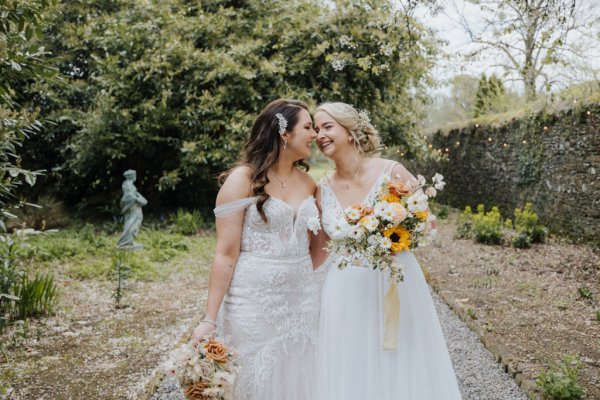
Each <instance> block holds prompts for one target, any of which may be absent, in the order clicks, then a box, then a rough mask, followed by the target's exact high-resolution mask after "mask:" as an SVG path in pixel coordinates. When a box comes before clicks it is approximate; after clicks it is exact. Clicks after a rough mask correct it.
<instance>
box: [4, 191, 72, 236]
mask: <svg viewBox="0 0 600 400" xmlns="http://www.w3.org/2000/svg"><path fill="white" fill-rule="evenodd" d="M36 203H37V204H23V205H22V206H20V207H19V208H18V209H17V210H15V215H16V216H17V218H16V219H14V220H12V221H11V223H9V224H7V227H8V228H33V229H36V230H42V231H43V230H46V229H51V228H58V227H63V226H66V225H67V224H68V223H69V217H68V216H67V213H66V210H65V205H64V203H63V202H62V201H59V200H57V199H55V198H54V197H51V196H41V197H40V198H39V199H38V200H37V201H36Z"/></svg>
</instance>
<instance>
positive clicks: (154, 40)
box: [20, 0, 437, 214]
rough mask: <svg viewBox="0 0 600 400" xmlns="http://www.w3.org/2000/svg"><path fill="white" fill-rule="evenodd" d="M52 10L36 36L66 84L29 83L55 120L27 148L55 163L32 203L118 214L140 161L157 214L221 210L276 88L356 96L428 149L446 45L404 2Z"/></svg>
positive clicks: (389, 134)
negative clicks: (424, 122) (439, 61)
mask: <svg viewBox="0 0 600 400" xmlns="http://www.w3.org/2000/svg"><path fill="white" fill-rule="evenodd" d="M34 3H35V2H34ZM41 3H42V2H40V4H41ZM43 3H45V2H43ZM23 4H25V2H21V5H23ZM44 16H45V17H46V20H45V23H44V24H43V25H42V29H43V35H41V36H39V37H37V38H32V39H31V40H30V41H32V42H35V45H37V46H43V47H44V49H45V52H47V53H51V54H52V60H51V64H50V65H51V66H52V67H56V68H57V69H58V70H59V71H60V77H61V78H62V79H61V81H60V82H56V81H51V80H48V79H45V78H44V77H42V76H40V77H39V79H32V80H30V81H29V82H27V85H22V86H20V92H21V93H20V94H21V96H22V98H23V99H24V102H23V106H24V107H27V108H29V109H37V110H39V113H40V115H41V116H43V118H48V119H50V120H52V121H53V123H52V124H50V125H48V126H46V128H45V129H44V131H43V133H42V134H40V135H36V136H35V137H32V138H31V139H30V140H28V142H27V145H26V146H25V147H24V148H23V149H22V150H21V157H22V159H23V164H24V165H26V166H27V167H28V168H30V169H33V170H39V169H44V170H46V172H45V174H44V175H43V176H42V177H40V180H41V181H40V184H38V185H36V186H35V187H34V188H32V189H31V190H29V191H28V194H29V195H30V196H31V197H32V198H37V197H38V196H40V195H47V196H53V197H55V198H57V199H59V200H62V201H65V202H66V203H67V205H68V206H70V207H75V208H76V209H77V210H79V211H87V212H91V213H92V214H97V213H102V212H103V211H104V212H111V213H112V212H113V211H116V209H114V207H115V206H116V202H115V201H114V198H115V197H118V196H119V194H120V185H121V182H122V175H121V174H122V173H123V171H125V170H126V169H130V168H132V169H135V170H137V171H138V177H139V178H138V182H137V186H138V189H139V190H140V192H141V193H143V194H144V195H145V196H146V197H147V198H149V199H151V201H150V206H151V207H153V208H154V209H155V210H156V209H163V208H166V209H171V210H174V209H176V208H177V207H190V208H191V207H195V208H205V209H209V208H211V207H212V204H213V202H214V195H215V193H216V190H217V186H216V181H215V176H216V174H218V173H219V172H220V171H223V170H224V169H226V168H227V167H228V166H230V165H231V164H232V163H233V162H235V161H236V160H237V158H238V155H239V151H240V149H241V148H242V144H243V142H244V141H245V139H246V137H247V135H248V133H249V130H250V127H251V124H252V122H253V120H254V118H255V117H256V115H257V113H258V112H260V110H261V109H262V108H264V106H265V105H266V104H267V103H268V102H270V101H271V100H274V99H275V98H278V97H289V98H298V99H301V100H304V101H306V102H308V103H309V104H311V105H312V106H315V105H316V104H317V103H319V102H322V101H335V100H341V101H345V102H348V103H352V104H354V105H356V106H357V107H358V108H364V109H367V110H368V111H369V112H370V113H371V115H372V119H373V120H374V122H375V124H376V125H377V126H378V128H379V129H380V130H381V133H382V135H383V137H384V140H385V141H386V142H387V143H392V142H393V143H394V144H395V145H396V146H400V147H401V148H402V149H403V151H404V152H406V153H407V154H409V155H414V156H416V155H418V154H419V152H420V150H421V149H422V148H423V146H422V145H420V144H419V143H420V141H419V139H418V136H417V134H416V132H417V130H416V126H417V125H418V124H419V121H420V119H421V117H422V114H423V112H424V107H423V104H424V103H425V102H426V99H427V97H426V95H425V90H424V88H425V87H426V85H427V84H428V80H429V75H428V73H429V71H430V69H431V66H432V63H433V58H434V56H435V52H436V49H437V44H436V42H435V40H434V39H433V36H432V35H431V34H430V33H429V30H426V29H424V28H423V27H422V26H420V25H419V24H418V23H417V22H416V21H414V20H413V19H412V17H411V16H409V15H408V14H407V13H405V12H404V11H399V10H396V9H395V8H394V7H393V5H392V2H389V1H334V2H329V3H326V4H325V5H324V4H323V3H322V2H319V1H271V2H262V1H202V2H199V1H187V0H164V1H156V2H149V1H143V0H133V1H132V0H129V1H121V0H91V1H68V2H59V3H57V4H48V5H47V6H46V7H45V13H44Z"/></svg>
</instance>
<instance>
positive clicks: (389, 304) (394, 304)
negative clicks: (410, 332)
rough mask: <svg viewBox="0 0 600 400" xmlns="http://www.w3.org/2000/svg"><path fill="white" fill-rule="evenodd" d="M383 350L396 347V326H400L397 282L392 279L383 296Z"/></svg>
mask: <svg viewBox="0 0 600 400" xmlns="http://www.w3.org/2000/svg"><path fill="white" fill-rule="evenodd" d="M383 323H384V335H383V350H384V351H390V350H396V349H397V348H398V327H399V326H400V295H399V293H398V284H397V283H396V281H395V280H394V279H392V280H391V282H390V287H389V288H388V291H387V293H386V295H385V297H384V298H383Z"/></svg>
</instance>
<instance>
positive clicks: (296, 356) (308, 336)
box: [215, 196, 322, 400]
mask: <svg viewBox="0 0 600 400" xmlns="http://www.w3.org/2000/svg"><path fill="white" fill-rule="evenodd" d="M255 203H256V198H248V199H242V200H239V201H236V202H233V203H229V204H226V205H223V206H220V207H217V208H216V209H215V216H216V217H217V218H219V217H222V216H224V215H227V214H229V213H231V212H235V211H239V210H240V209H243V208H246V214H245V217H244V226H243V230H242V239H241V253H240V256H239V259H238V262H237V264H236V266H235V272H234V274H233V278H232V281H231V285H230V287H229V291H228V293H227V294H226V296H225V298H224V300H223V304H222V306H221V309H220V311H219V317H218V326H219V328H220V329H219V333H220V334H222V335H224V336H228V335H229V336H230V337H231V345H232V346H233V347H234V348H235V350H236V353H237V360H238V364H239V366H240V371H239V374H238V376H237V377H236V382H235V388H234V399H235V400H246V399H248V400H250V399H252V400H294V399H297V400H307V399H312V398H314V373H315V364H316V358H315V357H316V345H317V331H318V324H319V321H318V315H319V306H320V301H319V299H320V292H321V288H322V279H319V278H318V277H319V275H322V274H319V273H315V272H313V268H312V261H311V258H310V255H309V236H308V229H309V228H308V227H309V219H311V218H317V220H318V217H319V213H318V209H317V206H316V204H315V199H314V197H312V196H311V197H308V198H307V199H306V200H304V202H303V203H302V204H301V205H300V207H299V208H298V210H297V211H296V210H294V209H293V208H292V206H290V205H289V204H288V203H286V202H284V201H283V200H280V199H277V198H274V197H271V198H270V199H269V200H267V202H266V203H265V205H264V210H265V213H266V215H267V217H268V221H269V222H268V223H265V222H264V221H263V220H262V218H261V216H260V214H259V213H258V210H257V209H256V205H255ZM294 214H296V215H294Z"/></svg>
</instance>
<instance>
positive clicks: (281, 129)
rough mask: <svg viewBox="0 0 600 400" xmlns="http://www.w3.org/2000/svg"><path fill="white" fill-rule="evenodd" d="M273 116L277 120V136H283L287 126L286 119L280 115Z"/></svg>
mask: <svg viewBox="0 0 600 400" xmlns="http://www.w3.org/2000/svg"><path fill="white" fill-rule="evenodd" d="M275 116H276V117H277V119H278V120H279V134H280V135H283V134H284V133H285V129H286V128H287V125H288V122H287V119H285V117H284V116H283V114H282V113H277V114H275Z"/></svg>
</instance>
